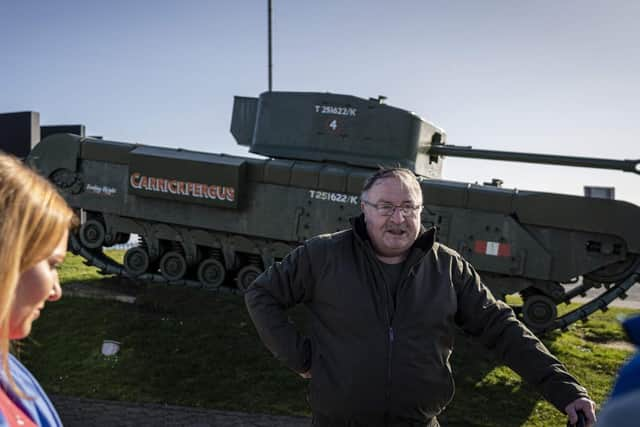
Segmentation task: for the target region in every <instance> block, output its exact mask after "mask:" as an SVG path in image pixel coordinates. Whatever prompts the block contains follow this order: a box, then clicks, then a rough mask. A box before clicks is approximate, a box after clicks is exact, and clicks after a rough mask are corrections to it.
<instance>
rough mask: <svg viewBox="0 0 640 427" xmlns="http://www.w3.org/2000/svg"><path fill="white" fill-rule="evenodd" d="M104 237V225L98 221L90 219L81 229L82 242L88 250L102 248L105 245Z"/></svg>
mask: <svg viewBox="0 0 640 427" xmlns="http://www.w3.org/2000/svg"><path fill="white" fill-rule="evenodd" d="M104 236H105V231H104V225H103V224H102V223H101V222H100V221H98V220H96V219H90V220H88V221H86V222H85V223H84V224H82V226H81V227H80V242H81V243H82V245H83V246H84V247H86V248H89V249H98V248H101V247H102V246H103V245H104Z"/></svg>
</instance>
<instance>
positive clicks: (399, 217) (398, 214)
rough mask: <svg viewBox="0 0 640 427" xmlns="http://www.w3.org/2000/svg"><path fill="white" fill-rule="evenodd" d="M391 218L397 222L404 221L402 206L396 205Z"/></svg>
mask: <svg viewBox="0 0 640 427" xmlns="http://www.w3.org/2000/svg"><path fill="white" fill-rule="evenodd" d="M391 220H392V221H393V222H397V223H400V222H404V220H405V217H404V215H403V214H402V208H399V207H397V206H394V208H393V213H392V214H391Z"/></svg>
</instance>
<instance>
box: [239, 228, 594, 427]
mask: <svg viewBox="0 0 640 427" xmlns="http://www.w3.org/2000/svg"><path fill="white" fill-rule="evenodd" d="M353 226H354V228H353V229H351V230H346V231H342V232H338V233H335V234H329V235H322V236H318V237H316V238H313V239H311V240H309V241H307V242H306V243H305V244H304V245H302V246H300V247H298V248H297V249H295V250H294V251H292V252H291V253H290V254H289V255H288V256H287V257H286V258H285V259H284V260H283V261H282V262H280V263H276V264H274V265H273V266H271V267H270V268H269V269H268V270H267V271H265V272H264V273H263V274H262V275H261V276H260V277H258V279H257V280H256V281H255V282H254V283H253V285H252V286H251V287H250V288H249V290H248V291H247V293H246V294H245V301H246V304H247V308H248V309H249V313H250V315H251V318H252V319H253V322H254V323H255V325H256V328H257V330H258V333H259V334H260V337H261V338H262V340H263V341H264V343H265V345H266V346H267V347H268V348H269V349H270V350H271V352H272V353H273V354H274V355H275V357H276V358H278V359H279V360H281V361H282V362H283V363H284V364H286V365H287V366H288V367H289V368H291V369H292V370H294V371H296V372H304V371H306V370H308V369H309V368H310V369H311V373H312V375H313V378H312V379H311V384H310V403H311V407H312V410H313V411H314V412H317V413H321V414H325V415H329V416H335V417H349V418H357V417H371V416H377V415H383V414H388V415H392V416H400V417H406V418H409V419H413V420H416V421H420V420H427V419H430V418H431V417H433V416H436V415H437V414H439V413H440V412H441V411H442V410H443V409H444V407H445V406H446V405H447V404H448V403H449V402H450V401H451V399H452V397H453V393H454V382H453V377H452V374H451V367H450V365H449V357H450V356H451V352H452V350H453V344H454V343H453V340H454V336H455V331H456V328H457V327H461V328H462V329H463V330H464V331H466V332H467V333H469V334H471V335H473V336H475V337H477V338H479V339H480V340H481V341H482V342H483V344H484V345H485V346H486V347H488V348H490V349H492V350H493V351H494V352H495V353H496V354H497V355H498V357H500V358H501V359H502V360H503V361H504V362H505V363H506V364H507V365H508V366H510V367H511V368H512V369H513V370H515V371H516V372H517V373H519V374H520V375H521V376H522V377H523V378H524V379H525V380H526V381H528V382H529V383H531V384H533V385H534V386H536V387H537V388H538V389H539V390H540V392H541V393H542V394H543V395H544V397H545V398H546V399H547V400H549V401H550V402H551V403H552V404H554V405H555V406H556V407H557V408H558V409H559V410H561V411H564V407H565V406H566V405H567V404H568V403H570V402H571V401H573V400H574V399H577V398H578V397H581V396H587V393H586V390H585V389H584V388H583V387H581V386H580V385H578V383H577V381H576V380H575V379H574V378H573V377H572V376H571V375H569V374H568V373H567V372H566V370H565V369H564V367H563V366H562V364H561V363H560V362H559V361H558V360H557V359H556V358H554V357H553V356H552V355H551V354H550V353H549V352H548V351H547V350H546V348H545V347H544V346H543V344H542V343H541V342H540V341H539V340H538V339H537V338H536V337H535V336H534V335H533V334H532V333H531V332H529V330H528V329H527V328H526V327H525V326H524V325H523V324H522V323H520V322H519V321H518V320H517V319H516V317H515V316H514V314H513V311H512V310H511V309H510V308H509V307H508V306H507V305H506V304H504V303H502V302H501V301H496V300H495V299H494V298H493V296H492V295H491V293H490V291H489V290H488V289H487V288H486V287H485V286H484V285H483V284H482V282H481V280H480V277H479V276H478V274H477V273H476V272H475V270H474V269H473V267H472V266H471V265H470V264H469V263H467V262H466V261H465V260H464V259H462V257H461V256H460V255H458V254H457V253H456V252H455V251H453V250H451V249H449V248H447V247H446V246H443V245H441V244H438V243H437V242H435V238H434V231H433V230H429V231H426V232H423V233H422V234H421V236H420V237H419V238H418V240H417V241H416V242H415V244H414V245H413V248H412V250H411V253H410V255H409V257H408V258H407V261H406V262H405V268H404V273H403V275H402V277H403V279H402V281H401V283H400V284H399V286H398V290H397V297H396V305H395V309H394V307H393V304H392V302H391V297H390V294H389V292H388V287H387V285H386V283H385V281H384V279H383V277H384V275H383V274H382V271H381V269H380V265H379V262H378V261H377V259H376V257H375V254H374V252H373V249H372V247H371V244H370V242H369V240H368V236H367V233H366V227H365V225H364V221H363V219H362V217H359V218H358V219H356V220H355V221H354V222H353ZM354 230H355V231H354ZM301 303H302V304H305V305H306V306H307V308H308V310H309V313H310V316H311V333H310V337H305V336H303V335H301V334H300V333H299V332H298V330H297V329H296V327H295V326H294V325H293V324H291V323H290V322H289V321H288V317H287V314H286V313H285V310H286V309H288V308H290V307H292V306H294V305H296V304H301Z"/></svg>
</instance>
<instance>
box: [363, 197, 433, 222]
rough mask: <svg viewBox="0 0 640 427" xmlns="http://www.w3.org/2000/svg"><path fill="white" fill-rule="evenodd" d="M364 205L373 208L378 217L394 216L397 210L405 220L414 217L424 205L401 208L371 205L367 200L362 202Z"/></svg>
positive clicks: (407, 205) (406, 205)
mask: <svg viewBox="0 0 640 427" xmlns="http://www.w3.org/2000/svg"><path fill="white" fill-rule="evenodd" d="M362 203H364V204H365V205H369V206H371V207H372V208H374V209H375V210H376V212H378V215H381V216H392V215H393V214H394V213H395V211H396V209H397V210H399V211H400V213H401V214H402V216H403V217H405V218H409V217H413V216H414V215H415V214H416V212H417V211H418V210H420V208H422V205H412V204H409V203H406V204H404V205H400V206H396V205H394V204H391V203H378V204H376V203H371V202H368V201H366V200H364V199H363V200H362Z"/></svg>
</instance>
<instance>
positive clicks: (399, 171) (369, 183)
mask: <svg viewBox="0 0 640 427" xmlns="http://www.w3.org/2000/svg"><path fill="white" fill-rule="evenodd" d="M391 177H393V178H399V179H404V180H407V181H409V182H412V183H415V185H416V186H417V187H418V188H419V189H420V193H422V188H421V187H420V183H419V182H418V179H417V178H416V175H415V174H414V173H413V172H412V171H410V170H409V169H406V168H385V167H381V168H380V169H378V170H377V171H376V172H375V173H374V174H373V175H371V176H369V177H368V178H367V179H366V180H365V182H364V185H363V186H362V193H361V194H362V196H363V195H364V194H365V193H366V192H367V191H369V189H370V188H371V187H373V186H374V184H375V183H376V182H378V181H380V180H381V179H385V178H391ZM362 196H361V198H362Z"/></svg>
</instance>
